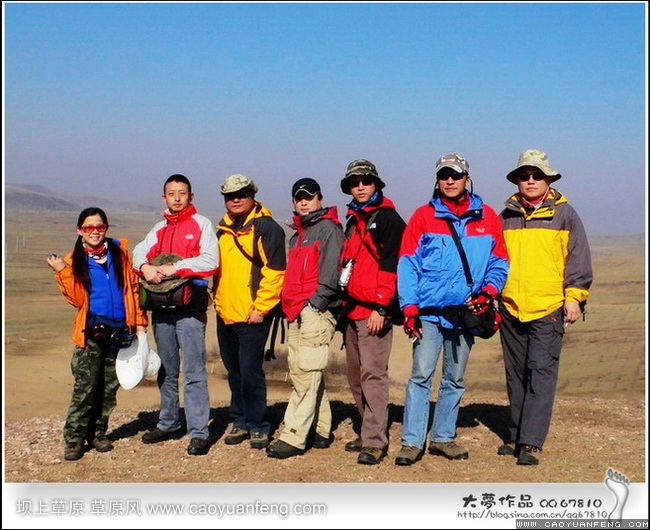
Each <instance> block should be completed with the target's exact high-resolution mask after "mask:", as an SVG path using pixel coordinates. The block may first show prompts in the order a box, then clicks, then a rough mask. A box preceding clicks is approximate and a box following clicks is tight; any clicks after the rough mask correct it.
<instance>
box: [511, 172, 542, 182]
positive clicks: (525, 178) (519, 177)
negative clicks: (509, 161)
mask: <svg viewBox="0 0 650 530" xmlns="http://www.w3.org/2000/svg"><path fill="white" fill-rule="evenodd" d="M530 177H533V179H534V180H537V181H540V180H544V177H546V175H544V173H542V172H541V171H537V172H536V173H533V174H532V175H529V174H528V173H520V174H519V175H517V180H518V181H519V182H528V181H529V180H530Z"/></svg>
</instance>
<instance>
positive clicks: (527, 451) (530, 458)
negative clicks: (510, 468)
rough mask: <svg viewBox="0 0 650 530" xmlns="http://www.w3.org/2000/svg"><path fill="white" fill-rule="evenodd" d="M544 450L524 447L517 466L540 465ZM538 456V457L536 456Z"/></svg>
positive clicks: (529, 446) (531, 446)
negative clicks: (540, 456) (540, 454)
mask: <svg viewBox="0 0 650 530" xmlns="http://www.w3.org/2000/svg"><path fill="white" fill-rule="evenodd" d="M541 452H542V450H541V448H539V447H535V446H534V445H522V446H521V451H520V452H519V456H518V457H517V465H520V466H536V465H538V464H539V453H541ZM535 455H537V456H535Z"/></svg>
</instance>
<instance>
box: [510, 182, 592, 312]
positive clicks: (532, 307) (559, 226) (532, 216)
mask: <svg viewBox="0 0 650 530" xmlns="http://www.w3.org/2000/svg"><path fill="white" fill-rule="evenodd" d="M520 199H521V198H520V196H519V194H515V195H513V196H512V197H510V199H508V201H507V202H506V208H505V209H504V210H503V211H502V212H501V219H502V222H503V237H504V239H505V242H506V248H507V249H508V256H509V258H510V270H509V272H508V279H507V280H506V284H505V286H504V288H503V291H502V292H501V303H503V304H504V306H505V308H506V309H507V310H508V312H509V313H510V314H511V315H513V316H514V317H516V318H517V319H518V320H519V321H520V322H530V321H531V320H537V319H539V318H542V317H545V316H547V315H549V314H551V313H553V312H554V311H556V310H558V309H559V308H560V307H562V306H563V305H564V301H565V300H571V301H573V302H576V303H581V302H584V301H586V300H587V298H588V297H589V287H590V286H591V282H592V278H593V273H592V267H591V254H590V250H589V243H588V241H587V236H586V234H585V230H584V227H583V225H582V221H581V220H580V218H579V217H578V214H577V213H576V211H575V210H574V209H573V207H572V206H571V205H570V204H569V203H568V201H567V199H566V197H565V196H563V195H562V194H561V193H560V192H559V191H557V190H556V189H553V188H551V191H550V193H549V195H548V197H547V198H546V199H545V200H544V202H543V203H542V204H541V205H540V207H539V208H538V209H537V210H534V211H532V212H530V213H527V211H526V210H525V208H524V207H523V206H522V204H521V201H520Z"/></svg>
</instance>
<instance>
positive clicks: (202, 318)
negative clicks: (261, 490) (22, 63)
mask: <svg viewBox="0 0 650 530" xmlns="http://www.w3.org/2000/svg"><path fill="white" fill-rule="evenodd" d="M559 178H561V175H560V174H559V173H558V172H557V171H555V170H554V169H552V167H551V165H550V161H549V159H548V156H547V155H546V153H544V152H542V151H539V150H535V149H529V150H526V151H523V152H522V153H521V154H520V156H519V160H518V163H517V166H516V168H515V169H514V170H512V171H511V172H510V173H508V175H507V179H508V180H509V181H510V182H512V183H514V184H515V185H516V186H517V188H518V189H517V192H516V193H514V194H513V195H512V196H511V197H510V198H509V199H508V200H507V201H506V206H505V208H504V209H503V211H502V212H501V213H500V214H497V213H496V212H495V210H494V209H493V208H491V207H490V206H489V205H487V204H485V203H484V201H483V199H482V198H481V197H480V196H479V195H478V194H476V193H474V191H473V182H472V178H471V176H470V173H469V163H468V161H467V160H466V159H465V158H464V157H462V156H461V155H459V154H456V153H451V154H447V155H444V156H442V157H441V158H440V159H439V160H438V161H437V163H436V168H435V184H434V188H433V193H432V196H431V198H430V200H429V201H428V202H427V203H426V204H424V205H423V206H421V207H419V208H418V209H416V211H415V212H414V213H413V214H412V215H411V217H410V218H409V219H408V222H405V221H404V219H403V218H402V217H401V216H400V214H399V213H398V211H397V208H396V206H395V204H394V203H393V201H391V200H390V199H389V198H388V197H387V196H386V195H385V194H384V191H383V190H384V188H385V187H386V184H385V182H384V181H383V180H382V178H381V177H380V176H379V173H378V171H377V168H376V167H375V165H374V164H373V163H372V162H370V161H369V160H365V159H359V160H354V161H353V162H351V163H350V164H349V165H348V167H347V170H346V172H345V176H344V177H343V178H342V180H341V190H342V192H343V193H344V194H346V195H350V196H351V200H350V202H349V204H348V205H347V213H346V217H345V222H344V223H341V221H340V220H339V217H338V212H337V208H336V206H326V205H325V203H324V200H323V194H322V191H321V187H320V185H319V183H318V182H317V181H316V180H314V179H312V178H301V179H299V180H297V181H296V182H295V183H294V184H293V187H292V190H291V200H292V204H293V209H294V216H293V219H292V220H291V224H290V228H291V229H292V230H293V234H292V235H291V237H290V239H289V242H288V250H287V245H286V241H285V232H284V230H283V228H282V227H281V226H280V225H279V224H278V223H277V222H276V221H275V220H274V219H273V217H272V215H271V212H270V211H269V210H268V208H266V207H265V206H264V205H263V204H262V203H261V202H259V201H258V200H257V199H256V194H257V192H258V188H257V185H256V184H255V183H254V182H253V181H252V180H251V179H250V178H248V177H247V176H245V175H241V174H235V175H231V176H229V177H228V178H226V179H225V181H224V182H223V184H222V185H221V188H220V191H221V194H222V196H223V199H224V203H225V209H226V213H225V215H224V216H223V218H222V219H221V220H220V221H219V222H218V223H217V225H216V230H215V227H214V226H213V225H212V223H211V222H210V221H209V220H208V219H207V218H206V217H204V216H202V215H200V214H199V213H198V212H197V211H196V208H195V207H194V205H193V204H192V199H193V193H192V187H191V184H190V182H189V180H188V179H187V178H186V177H185V176H183V175H180V174H176V175H172V176H170V177H169V178H168V179H167V181H166V182H165V183H164V186H163V200H164V201H165V204H166V209H165V211H164V213H163V215H164V219H163V220H161V221H160V222H158V223H156V224H155V225H154V226H153V228H152V229H151V230H150V231H149V233H148V234H147V235H146V237H145V238H144V240H142V241H141V242H140V243H138V244H137V245H136V246H135V248H134V250H133V254H132V257H130V256H129V253H128V251H127V250H126V249H127V245H128V241H126V240H119V239H112V238H108V237H106V232H107V230H108V227H109V223H108V219H107V217H106V214H105V213H104V212H103V211H102V210H101V209H99V208H88V209H86V210H84V211H83V212H81V214H80V215H79V219H78V222H77V232H78V235H79V237H78V240H77V243H76V245H75V249H74V250H73V251H72V252H71V253H70V254H68V255H67V256H65V257H64V258H61V257H59V256H56V255H51V256H49V257H48V259H47V262H48V264H49V265H50V267H51V268H52V269H53V270H54V271H55V273H56V276H55V277H56V280H57V282H58V284H59V287H60V289H61V291H62V293H63V294H64V295H65V297H66V299H67V300H68V302H69V303H70V304H72V305H73V306H75V307H76V308H77V309H78V312H77V315H76V318H75V326H74V333H73V341H74V343H75V350H74V353H73V359H72V372H73V375H74V377H75V384H74V389H73V396H72V400H71V404H70V408H69V411H68V417H67V420H66V425H65V428H64V441H65V453H64V456H65V458H66V459H67V460H77V459H78V458H80V457H81V456H82V455H83V448H84V441H86V440H87V441H88V442H89V444H90V445H91V446H93V447H95V449H96V450H98V451H110V450H111V449H112V448H113V447H112V443H111V442H110V440H109V439H108V437H107V436H106V431H107V426H108V419H109V415H110V413H111V411H112V410H113V409H114V407H115V403H116V393H117V389H118V386H119V385H118V382H117V377H116V373H115V359H116V352H117V350H118V349H119V347H120V345H119V341H116V340H115V337H116V336H119V333H115V330H120V329H127V330H131V331H135V330H137V331H142V330H145V331H146V328H147V326H148V324H149V319H148V317H147V312H146V311H145V310H144V309H143V308H142V307H141V306H140V304H139V294H138V293H139V288H138V285H139V283H140V282H141V281H146V282H149V283H150V284H159V283H161V282H164V281H166V280H168V279H169V278H187V277H191V278H193V279H196V280H199V281H203V283H206V284H207V282H205V281H204V280H207V279H210V278H212V279H213V291H212V294H213V301H214V309H215V310H216V320H217V326H216V327H217V329H216V332H217V339H218V344H219V350H220V354H221V358H222V360H223V363H224V366H225V368H226V370H227V373H228V385H229V388H230V392H231V401H230V407H229V413H230V418H231V421H232V425H231V428H230V430H229V432H227V434H226V435H225V437H224V443H226V444H229V445H234V444H240V443H243V442H244V441H246V440H249V441H250V446H251V448H253V449H265V450H266V454H267V455H268V456H269V457H272V458H278V459H285V458H291V457H294V456H297V455H302V454H304V453H305V451H307V450H308V449H309V448H317V449H319V448H320V449H324V448H327V447H329V446H330V445H331V443H332V441H333V435H332V412H331V409H330V404H329V400H328V396H327V390H326V384H325V378H324V371H325V369H326V367H327V363H328V357H329V352H330V343H331V341H332V339H333V337H334V334H335V331H336V330H337V329H338V330H340V331H341V332H342V335H343V339H344V345H345V349H346V361H347V376H348V382H349V386H350V389H351V392H352V396H353V398H354V402H355V404H356V408H357V410H358V413H359V416H360V418H361V422H360V426H361V427H360V432H359V433H358V437H357V438H356V439H354V440H351V441H349V442H347V443H346V444H345V450H346V451H349V452H354V453H358V456H357V462H358V463H359V464H366V465H375V464H378V463H379V462H381V460H382V459H383V458H385V456H386V455H387V451H388V443H389V440H388V405H389V377H388V362H389V357H390V352H391V349H392V343H393V330H394V327H395V326H403V328H404V331H405V333H406V334H407V335H408V336H409V337H411V340H412V344H413V346H412V348H413V352H412V353H413V364H412V372H411V375H410V378H409V380H408V383H407V385H406V396H405V407H404V421H403V429H402V441H401V442H402V447H401V450H400V451H399V453H398V454H397V456H396V458H395V464H396V465H401V466H405V465H412V464H414V463H416V462H417V461H418V460H419V459H421V458H422V456H423V454H424V452H425V450H426V449H427V447H426V446H427V438H428V442H429V446H428V451H429V453H430V454H434V455H441V456H444V457H446V458H449V459H465V458H468V456H469V451H468V450H467V449H466V448H464V447H462V446H460V445H458V444H457V443H456V442H455V439H456V423H457V418H458V412H459V409H460V402H461V398H462V396H463V393H464V391H465V370H466V366H467V363H468V359H469V354H470V351H471V348H472V346H473V344H474V340H475V337H474V335H473V334H472V333H471V331H470V330H467V329H463V328H462V327H459V326H458V323H457V322H452V321H450V320H449V319H448V317H447V316H445V315H446V313H445V312H444V311H442V309H443V308H445V307H447V306H458V305H466V306H467V307H468V308H469V310H470V311H472V312H473V313H475V314H481V313H483V312H484V311H486V310H487V309H488V307H489V306H491V305H492V304H493V301H495V300H496V301H498V315H499V319H500V340H501V345H502V349H503V357H504V364H505V372H506V385H507V394H508V398H509V401H510V409H511V425H509V426H508V429H509V430H508V433H509V436H508V439H506V440H503V442H504V443H503V445H501V446H500V447H499V448H498V449H497V453H498V454H499V455H510V456H514V457H515V458H516V462H517V464H520V465H536V464H538V463H539V457H540V453H541V451H542V447H543V445H544V442H545V439H546V436H547V434H548V430H549V425H550V420H551V414H552V408H553V401H554V395H555V386H556V382H557V378H558V368H559V355H560V350H561V346H562V338H563V335H564V332H565V328H566V325H567V324H570V323H573V322H575V321H576V320H577V319H578V318H579V316H580V315H581V313H582V312H583V310H584V304H585V303H586V300H587V297H588V295H589V288H590V285H591V281H592V269H591V258H590V252H589V245H588V242H587V237H586V234H585V231H584V228H583V225H582V222H581V220H580V218H579V216H578V215H577V213H576V211H575V210H574V209H573V208H572V207H571V205H570V204H569V203H568V201H567V199H566V197H565V196H564V195H563V194H562V193H560V192H559V191H558V190H557V189H556V188H554V187H551V184H552V183H553V182H555V181H557V180H558V179H559ZM161 255H174V256H175V257H176V259H175V260H174V261H173V262H169V261H166V262H164V263H160V260H158V261H157V258H159V257H160V256H161ZM280 316H281V317H283V318H285V319H286V321H287V328H288V331H287V344H288V366H289V374H290V377H291V382H292V386H293V388H292V392H291V395H290V396H289V399H288V404H287V408H286V411H285V415H284V425H283V429H282V431H281V432H280V433H278V435H277V437H276V438H275V439H273V440H271V433H270V428H271V426H270V424H269V421H268V419H267V416H266V401H267V396H266V382H265V374H264V366H263V363H264V356H265V346H266V342H267V339H268V336H269V332H270V330H271V325H272V322H273V320H274V319H275V318H278V317H280ZM150 321H151V324H152V327H153V335H154V338H155V342H156V346H157V350H158V354H159V356H160V358H161V361H162V366H161V368H160V370H159V373H158V384H159V387H160V395H161V404H160V413H159V418H158V423H157V425H156V427H155V428H154V429H153V430H151V431H148V432H146V433H145V434H144V435H143V437H142V441H143V442H144V443H147V444H153V443H159V442H163V441H165V440H169V439H174V438H180V437H182V436H184V435H185V432H187V435H188V437H189V445H188V447H187V452H188V454H190V455H204V454H207V453H208V451H209V449H210V445H211V440H210V436H209V428H208V423H209V415H210V399H209V394H208V384H207V371H206V346H205V332H206V322H207V307H198V308H194V309H193V310H192V311H189V312H188V311H185V312H169V311H157V310H155V309H154V310H152V311H151V316H150ZM100 329H103V330H104V331H106V330H107V329H108V330H109V331H111V333H108V338H107V336H105V335H107V334H106V333H104V335H101V334H98V330H100ZM441 353H442V357H443V358H442V374H441V377H440V385H439V389H438V396H437V399H436V403H435V408H434V411H433V419H432V421H430V419H429V416H430V399H431V391H432V383H433V379H434V375H435V371H436V365H437V363H438V359H439V357H440V354H441ZM181 370H182V372H183V391H184V405H185V426H184V425H183V422H182V418H181V409H180V405H179V375H180V372H181Z"/></svg>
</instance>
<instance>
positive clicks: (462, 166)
mask: <svg viewBox="0 0 650 530" xmlns="http://www.w3.org/2000/svg"><path fill="white" fill-rule="evenodd" d="M443 167H449V168H451V169H453V170H454V171H456V172H458V173H469V162H468V161H467V160H466V159H465V158H464V157H462V156H460V155H459V154H457V153H451V154H448V155H443V156H441V157H440V158H439V159H438V161H437V162H436V173H438V171H440V170H441V169H442V168H443Z"/></svg>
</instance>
